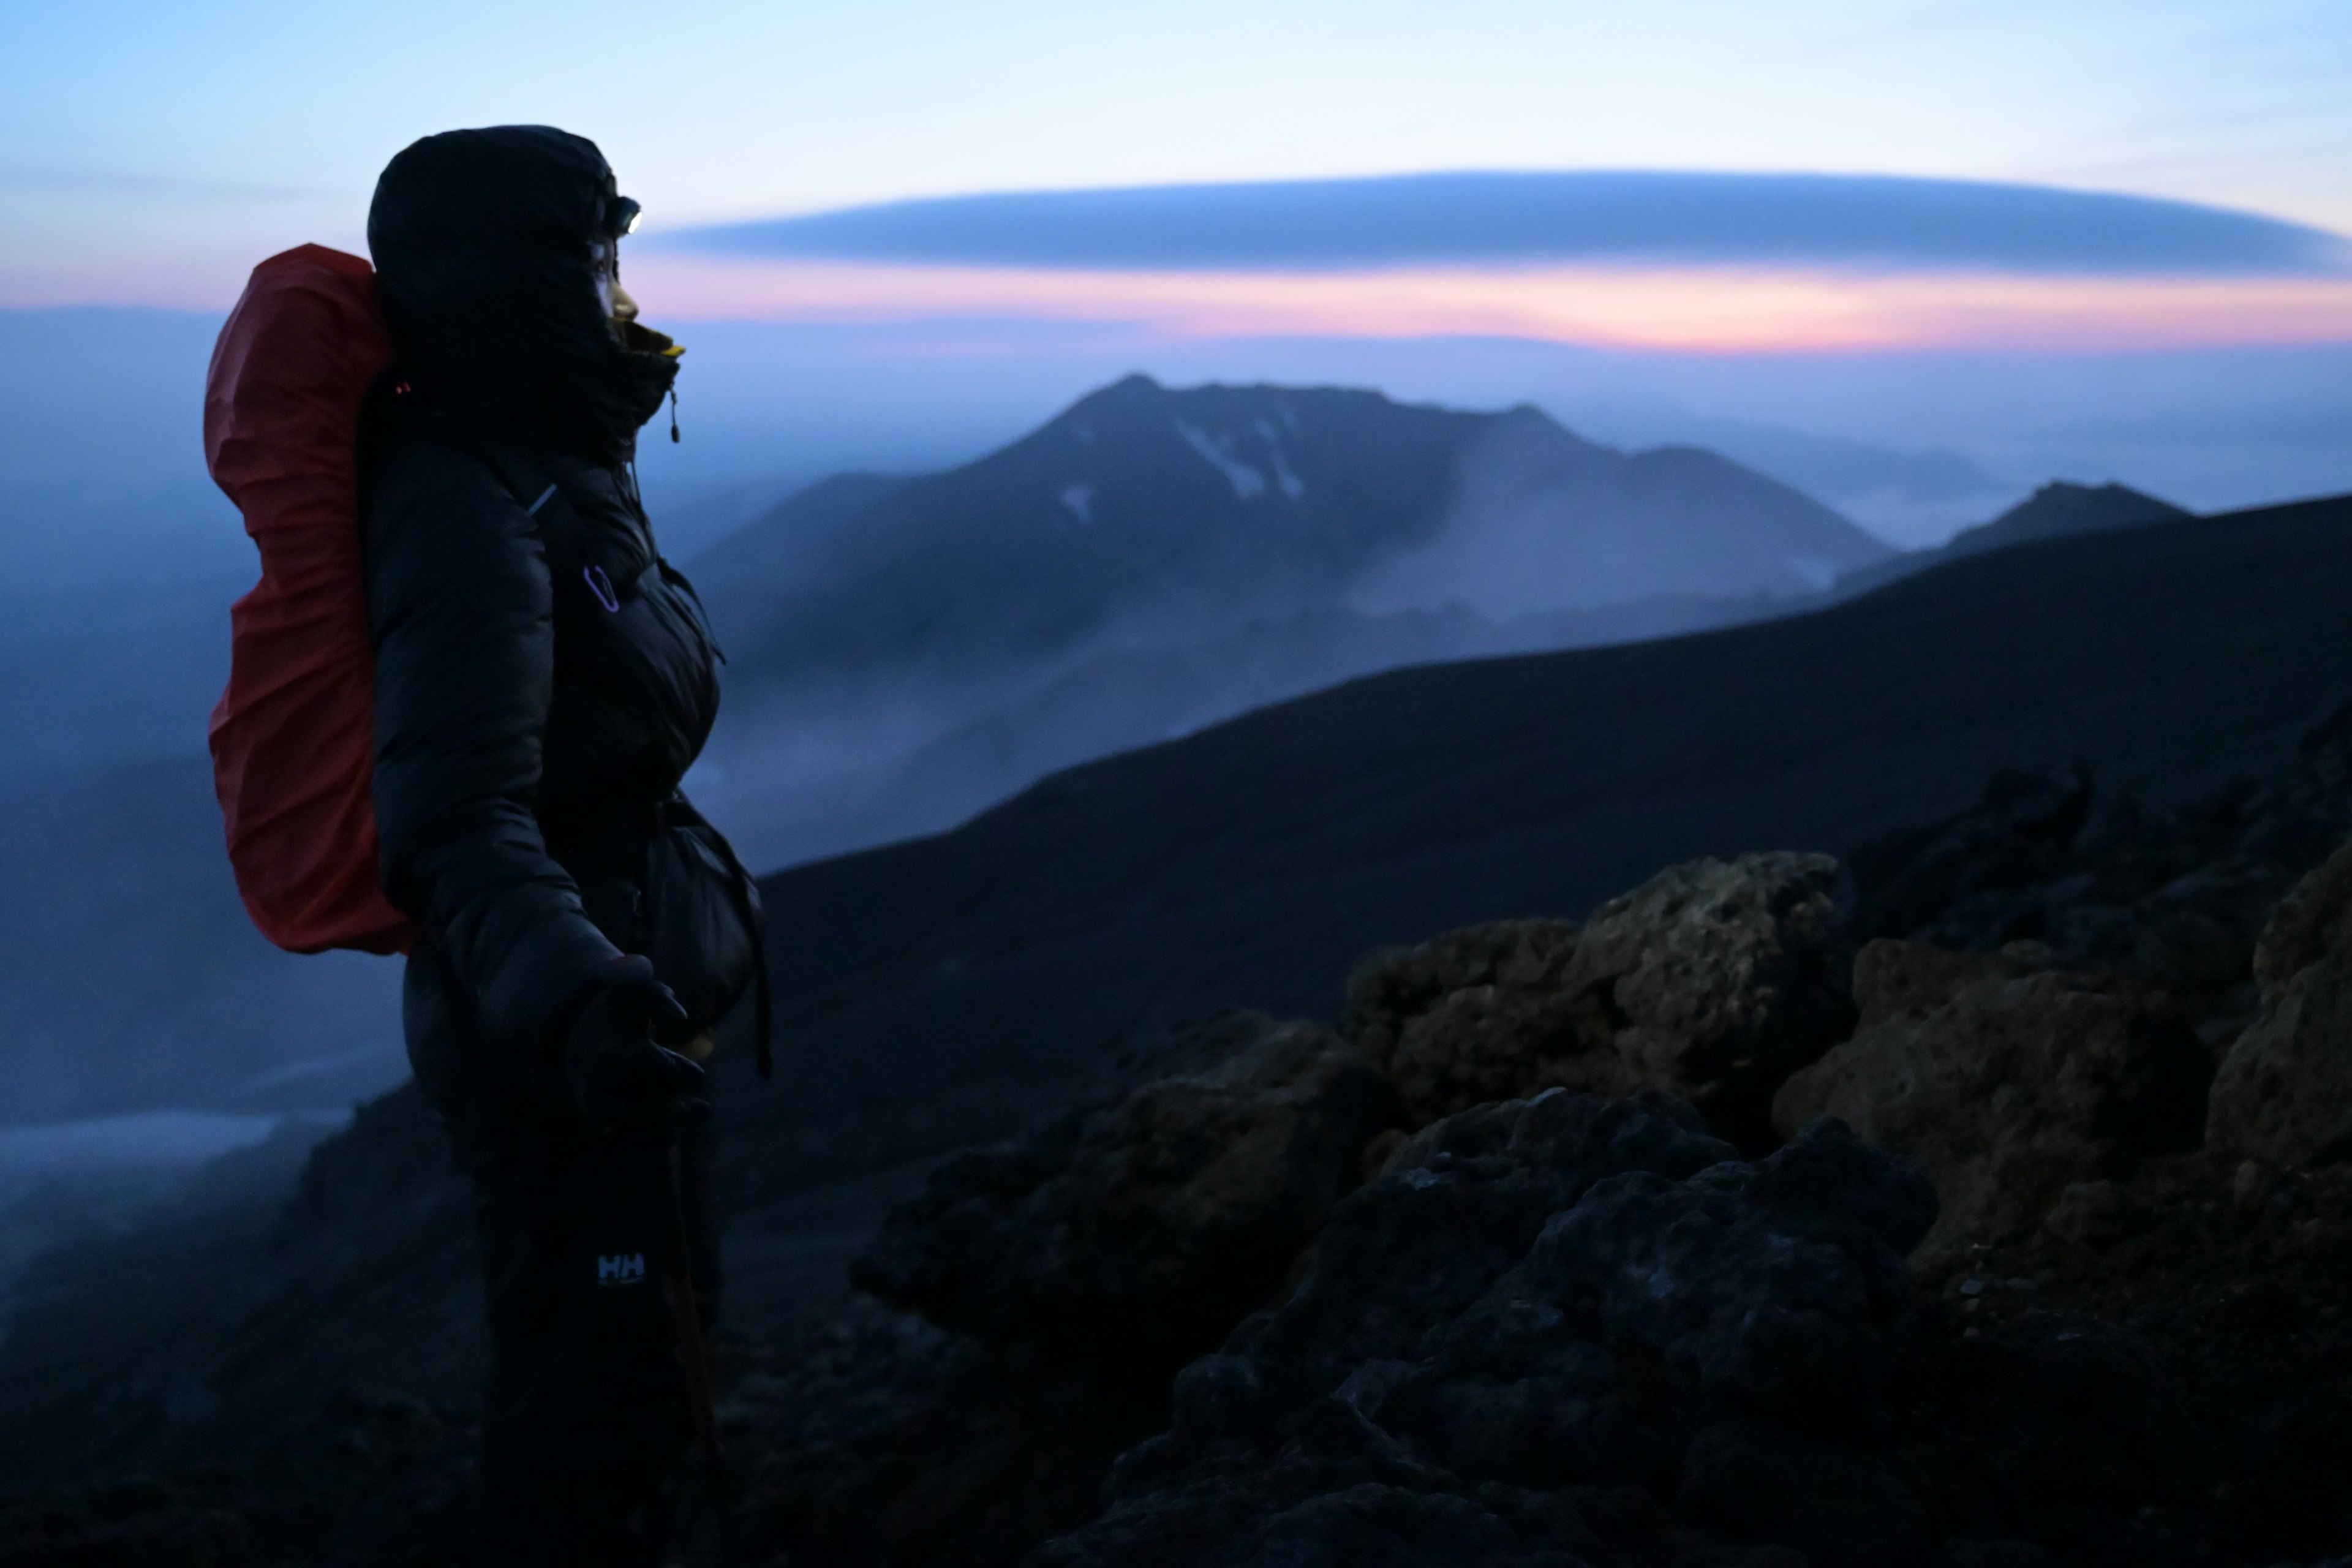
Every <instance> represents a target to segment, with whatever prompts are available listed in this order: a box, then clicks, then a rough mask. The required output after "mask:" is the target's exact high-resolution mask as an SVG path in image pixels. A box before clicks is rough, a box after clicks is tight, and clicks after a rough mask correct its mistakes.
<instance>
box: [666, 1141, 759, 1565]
mask: <svg viewBox="0 0 2352 1568" xmlns="http://www.w3.org/2000/svg"><path fill="white" fill-rule="evenodd" d="M653 1152H654V1155H655V1157H656V1161H657V1162H658V1165H659V1172H660V1180H659V1184H658V1187H659V1190H658V1192H657V1193H656V1197H657V1198H658V1200H659V1205H658V1206H659V1208H660V1210H661V1226H662V1230H663V1232H664V1233H665V1234H664V1235H663V1237H662V1251H663V1253H664V1255H665V1262H666V1263H667V1268H665V1269H664V1273H665V1275H666V1276H667V1278H666V1279H664V1280H663V1286H664V1291H665V1293H666V1294H667V1296H668V1298H669V1305H670V1316H671V1318H672V1320H673V1321H675V1322H676V1323H677V1354H678V1361H679V1363H681V1370H682V1371H683V1372H684V1373H686V1398H687V1404H688V1407H689V1408H690V1409H691V1411H692V1413H693V1417H694V1440H695V1447H697V1448H698V1449H699V1450H700V1451H701V1454H702V1468H703V1473H704V1478H705V1481H706V1485H707V1489H708V1490H709V1495H710V1516H711V1521H712V1523H713V1524H714V1525H715V1526H716V1527H717V1530H718V1533H719V1561H720V1563H724V1564H726V1565H727V1568H733V1565H734V1563H736V1562H737V1561H738V1559H737V1557H736V1553H735V1529H734V1521H733V1520H732V1519H730V1517H729V1513H728V1509H729V1505H730V1501H731V1498H730V1489H729V1486H728V1482H727V1458H726V1455H725V1454H724V1453H723V1452H722V1451H721V1450H720V1448H719V1401H718V1396H717V1394H716V1393H715V1391H714V1390H713V1387H712V1384H711V1376H710V1347H709V1344H708V1343H707V1342H705V1341H704V1339H703V1337H702V1305H701V1303H700V1301H698V1300H697V1299H696V1297H695V1290H694V1270H693V1268H692V1267H691V1266H690V1265H689V1263H688V1250H687V1234H688V1233H687V1228H686V1196H685V1192H684V1183H683V1181H682V1180H681V1179H680V1176H679V1172H678V1164H679V1162H680V1159H681V1157H682V1151H681V1149H680V1145H679V1141H678V1140H677V1138H675V1137H673V1138H670V1139H668V1140H666V1141H664V1142H658V1143H656V1144H655V1145H654V1146H653Z"/></svg>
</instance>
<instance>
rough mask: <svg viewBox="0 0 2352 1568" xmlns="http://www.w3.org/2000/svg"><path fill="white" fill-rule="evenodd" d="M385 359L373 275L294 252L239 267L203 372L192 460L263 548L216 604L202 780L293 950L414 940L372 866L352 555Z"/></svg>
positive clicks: (371, 717) (332, 255) (318, 252)
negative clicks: (222, 664) (201, 446)
mask: <svg viewBox="0 0 2352 1568" xmlns="http://www.w3.org/2000/svg"><path fill="white" fill-rule="evenodd" d="M391 359H392V337H391V333H390V331H388V330H387V329H386V327H385V325H384V320H383V310H382V308H381V307H380V306H379V305H378V304H377V302H376V294H375V274H374V271H373V269H372V268H370V267H369V266H368V264H367V263H366V262H364V261H362V260H361V259H360V258H358V257H356V256H346V255H344V254H343V253H342V252H341V251H339V250H329V249H327V248H326V247H323V246H317V245H305V246H299V247H296V248H295V249H292V250H289V251H286V252H284V253H283V254H281V255H278V256H273V257H271V258H269V259H268V260H267V261H265V262H263V263H262V264H261V265H260V266H258V267H257V268H254V269H253V277H252V279H251V280H250V281H249V282H247V284H246V287H245V294H244V296H243V298H241V299H239V300H237V302H236V310H232V311H230V312H229V317H228V321H227V322H226V325H224V326H223V327H222V328H221V334H220V341H219V342H217V343H215V345H214V347H213V362H212V369H211V371H210V373H209V374H207V375H206V377H205V466H206V467H207V468H210V469H211V470H212V476H213V480H214V482H215V484H217V485H219V486H220V488H221V489H223V490H225V491H226V492H227V494H228V498H229V499H230V500H233V501H235V502H236V505H237V510H239V511H242V512H243V513H244V514H245V531H247V533H249V534H251V535H252V536H253V542H254V543H255V544H256V545H257V546H259V548H260V551H261V581H260V582H259V583H258V584H256V585H255V587H254V589H253V592H251V593H249V594H247V595H246V596H245V597H244V598H242V599H239V600H238V601H237V602H236V606H235V607H234V608H233V609H232V610H230V612H229V622H230V626H231V628H232V633H233V643H232V650H231V658H230V664H229V678H228V689H227V690H226V691H225V692H223V693H222V694H221V700H220V703H219V706H217V707H215V709H214V710H213V718H212V752H213V784H214V788H215V791H216V792H217V793H218V794H219V795H220V804H221V816H222V817H223V818H224V819H225V820H226V824H227V827H228V858H229V864H230V865H231V866H233V867H234V868H236V886H237V891H238V892H239V893H241V894H242V895H244V898H245V908H246V912H247V913H248V914H250V915H251V916H252V917H253V923H254V924H255V925H257V926H259V927H260V928H261V933H262V934H263V935H264V936H266V937H268V939H269V940H270V941H272V942H276V943H277V944H278V946H280V947H283V948H288V949H290V950H291V951H293V952H323V951H324V950H326V949H328V948H331V947H348V948H357V949H359V950H361V951H362V952H407V951H408V947H409V940H410V936H411V928H410V926H409V922H408V921H407V919H406V918H405V917H404V916H403V915H402V914H401V912H400V911H399V910H395V909H394V908H393V907H392V905H391V903H390V902H389V901H387V900H385V898H384V896H383V886H382V884H381V882H380V881H379V879H378V877H377V872H376V829H375V807H374V804H373V800H372V798H371V795H370V791H371V788H372V786H373V782H374V775H375V740H374V728H375V652H374V648H373V645H372V643H371V641H370V638H369V635H368V610H367V588H366V584H365V581H364V577H363V574H362V566H361V559H360V519H359V451H358V437H359V417H360V403H361V401H362V398H363V397H364V396H365V395H366V394H367V389H368V385H369V384H370V383H371V382H373V380H374V379H375V378H376V376H378V375H379V374H382V373H383V368H384V366H385V365H386V364H388V363H391Z"/></svg>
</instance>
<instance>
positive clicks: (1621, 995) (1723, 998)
mask: <svg viewBox="0 0 2352 1568" xmlns="http://www.w3.org/2000/svg"><path fill="white" fill-rule="evenodd" d="M1836 876H1837V863H1836V862H1835V861H1833V860H1832V859H1830V858H1828V857H1826V856H1821V855H1795V854H1768V855H1747V856H1742V857H1741V858H1738V860H1735V861H1731V862H1729V863H1726V862H1724V861H1720V860H1711V859H1709V860H1694V861H1691V862H1689V863H1687V864H1685V865H1681V866H1676V867H1674V868H1671V869H1669V870H1666V871H1664V872H1662V873H1660V874H1659V875H1658V876H1656V877H1654V878H1652V879H1650V880H1649V881H1647V882H1645V883H1643V885H1642V886H1641V887H1639V888H1637V889H1634V890H1633V891H1632V892H1630V893H1628V894H1626V895H1625V896H1623V897H1622V898H1620V899H1616V900H1612V901H1611V902H1609V903H1607V904H1604V905H1602V906H1601V909H1600V910H1597V911H1596V912H1595V913H1594V915H1593V917H1592V919H1591V921H1590V922H1589V923H1588V924H1586V925H1585V926H1584V928H1583V929H1582V930H1581V931H1579V930H1578V929H1577V928H1576V927H1575V926H1573V925H1571V924H1570V923H1568V922H1566V921H1504V922H1498V923H1496V924H1490V925H1485V926H1476V927H1473V928H1471V929H1469V930H1467V931H1455V932H1451V933H1449V934H1447V935H1445V936H1443V937H1440V938H1438V939H1437V940H1435V941H1433V942H1428V943H1425V944H1423V946H1421V947H1417V948H1410V949H1401V950H1392V951H1390V952H1382V953H1380V954H1376V955H1374V956H1373V957H1372V958H1371V959H1370V960H1368V961H1367V962H1366V963H1364V964H1363V965H1362V966H1361V967H1360V968H1359V970H1358V971H1357V973H1356V974H1355V976H1354V977H1353V979H1352V980H1351V981H1350V983H1349V996H1348V1010H1347V1014H1346V1016H1345V1019H1344V1021H1343V1023H1342V1028H1343V1029H1344V1030H1345V1031H1346V1032H1347V1033H1348V1034H1349V1036H1350V1037H1353V1038H1354V1039H1355V1040H1356V1041H1357V1042H1358V1043H1359V1045H1360V1046H1361V1047H1362V1048H1363V1050H1364V1052H1365V1054H1366V1055H1367V1056H1368V1057H1369V1058H1371V1060H1372V1061H1374V1062H1375V1063H1376V1064H1378V1065H1379V1066H1381V1068H1383V1069H1385V1070H1386V1071H1387V1072H1388V1073H1389V1074H1390V1076H1391V1079H1393V1080H1394V1082H1395V1083H1396V1086H1397V1089H1398V1092H1399V1094H1400V1095H1401V1096H1402V1099H1403V1100H1404V1103H1405V1107H1406V1110H1407V1111H1408V1113H1409V1114H1410V1116H1411V1117H1412V1120H1413V1121H1415V1122H1417V1123H1418V1122H1424V1121H1432V1120H1434V1119H1436V1118H1437V1117H1441V1116H1445V1115H1450V1114H1452V1113H1454V1112H1455V1111H1458V1110H1465V1109H1467V1108H1468V1107H1470V1106H1473V1105H1477V1104H1481V1103H1485V1102H1488V1101H1493V1100H1502V1099H1507V1098H1511V1097H1515V1096H1516V1097H1525V1096H1528V1095H1531V1094H1535V1093H1538V1092H1540V1091H1541V1090H1543V1089H1549V1088H1568V1089H1579V1090H1582V1091H1587V1092H1592V1093H1602V1094H1629V1093H1632V1092H1633V1091H1634V1090H1635V1089H1643V1088H1648V1089H1662V1090H1664V1091H1666V1092H1669V1093H1673V1094H1678V1095H1681V1096H1684V1097H1685V1098H1686V1099H1688V1100H1691V1101H1692V1102H1693V1103H1694V1104H1696V1106H1697V1107H1698V1108H1699V1110H1700V1112H1701V1113H1702V1114H1703V1115H1704V1116H1705V1117H1706V1120H1707V1123H1708V1125H1709V1126H1710V1127H1712V1128H1713V1129H1714V1130H1715V1131H1717V1133H1719V1134H1720V1135H1722V1136H1724V1137H1726V1138H1728V1139H1730V1140H1731V1141H1732V1142H1734V1143H1736V1144H1738V1146H1739V1147H1740V1148H1742V1149H1743V1150H1747V1151H1751V1152H1760V1151H1762V1150H1764V1149H1768V1148H1769V1147H1770V1146H1771V1143H1772V1142H1773V1140H1772V1138H1771V1135H1770V1129H1769V1105H1770V1102H1771V1096H1772V1091H1773V1090H1774V1089H1777V1088H1778V1087H1779V1086H1780V1082H1781V1080H1782V1079H1786V1078H1787V1077H1788V1075H1789V1074H1790V1072H1792V1071H1794V1070H1795V1069H1796V1068H1800V1067H1801V1066H1803V1065H1804V1064H1805V1063H1807V1062H1810V1061H1811V1060H1812V1059H1814V1058H1816V1057H1818V1056H1819V1055H1820V1054H1821V1053H1822V1049H1823V1048H1824V1047H1827V1046H1828V1045H1829V1044H1830V1042H1831V1041H1832V1040H1835V1039H1837V1038H1839V1037H1842V1036H1843V1034H1844V1033H1845V1032H1846V1030H1847V1029H1848V1028H1849V1027H1850V1026H1851V1025H1852V1022H1853V1012H1852V1007H1851V1005H1850V1003H1849V1002H1848V999H1847V996H1846V989H1845V984H1844V979H1843V968H1842V965H1841V963H1840V962H1839V948H1838V943H1837V938H1836V932H1835V910H1834V907H1833V905H1832V900H1831V896H1830V895H1831V889H1832V885H1833V884H1834V882H1835V879H1836Z"/></svg>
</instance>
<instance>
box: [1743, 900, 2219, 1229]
mask: <svg viewBox="0 0 2352 1568" xmlns="http://www.w3.org/2000/svg"><path fill="white" fill-rule="evenodd" d="M2025 963H2026V961H2025V960H2023V959H2021V958H2020V957H2017V956H2004V955H2000V954H1985V955H1978V954H1963V953H1948V952H1937V950H1934V949H1931V948H1922V947H1921V946H1920V945H1919V944H1916V943H1909V942H1872V943H1870V944H1869V945H1868V946H1866V947H1864V949H1863V951H1862V952H1861V953H1859V954H1858V955H1857V956H1856V958H1855V963H1854V986H1855V993H1856V996H1857V1000H1858V1001H1859V1003H1860V1005H1861V1006H1862V1009H1863V1012H1864V1017H1865V1018H1866V1019H1867V1020H1868V1024H1867V1026H1865V1027H1864V1028H1863V1029H1861V1030H1860V1031H1859V1032H1857V1033H1856V1034H1855V1036H1854V1037H1853V1038H1852V1039H1851V1040H1848V1041H1846V1042H1845V1043H1844V1044H1843V1045H1840V1046H1837V1047H1832V1049H1831V1050H1830V1051H1829V1053H1828V1054H1827V1055H1825V1056H1824V1057H1822V1059H1821V1060H1820V1061H1819V1062H1816V1063H1815V1064H1814V1065H1812V1066H1811V1067H1810V1068H1805V1069H1804V1070H1803V1071H1801V1072H1800V1073H1798V1074H1796V1075H1795V1076H1794V1077H1792V1078H1791V1079H1789V1081H1788V1082H1787V1083H1786V1084H1785V1085H1784V1086H1782V1088H1781V1089H1780V1093H1779V1095H1778V1096H1776V1097H1775V1099H1774V1100H1773V1105H1772V1120H1773V1123H1774V1125H1775V1126H1776V1127H1778V1128H1779V1129H1780V1131H1782V1133H1783V1134H1784V1135H1793V1134H1794V1133H1795V1132H1796V1131H1797V1130H1798V1129H1800V1128H1801V1127H1803V1126H1804V1125H1805V1124H1806V1123H1808V1122H1810V1121H1812V1120H1813V1119H1814V1118H1816V1117H1820V1116H1835V1117H1838V1118H1840V1119H1841V1120H1843V1121H1845V1122H1846V1123H1847V1124H1848V1125H1850V1126H1851V1127H1853V1130H1854V1131H1855V1132H1856V1133H1858V1134H1859V1135H1860V1136H1861V1137H1862V1139H1863V1140H1864V1142H1868V1143H1870V1144H1873V1145H1874V1146H1875V1147H1877V1148H1880V1149H1884V1150H1885V1151H1887V1152H1890V1153H1895V1154H1900V1155H1902V1156H1904V1157H1905V1158H1906V1159H1910V1160H1914V1161H1916V1162H1917V1163H1920V1164H1921V1165H1923V1166H1925V1167H1926V1168H1927V1173H1928V1174H1929V1175H1930V1176H1931V1177H1932V1178H1933V1179H1934V1181H1935V1184H1936V1193H1937V1198H1938V1200H1939V1201H1940V1203H1941V1205H1942V1207H1941V1212H1940V1215H1939V1216H1938V1218H1937V1222H1936V1226H1935V1229H1934V1230H1932V1231H1931V1232H1929V1233H1928V1237H1927V1242H1926V1243H1925V1244H1924V1245H1925V1247H1927V1250H1928V1251H1929V1252H1931V1253H1935V1252H1941V1251H1944V1250H1947V1249H1949V1248H1952V1247H1958V1246H1960V1245H1962V1244H1964V1243H1966V1242H1969V1241H1982V1240H1990V1239H1992V1238H1993V1237H2000V1236H2003V1235H2007V1234H2011V1233H2013V1232H2015V1231H2017V1230H2019V1229H2021V1228H2022V1227H2025V1226H2031V1225H2033V1224H2035V1223H2037V1222H2039V1221H2040V1220H2042V1218H2043V1216H2044V1215H2047V1214H2049V1212H2050V1211H2051V1210H2052V1208H2053V1206H2055V1205H2057V1204H2058V1202H2059V1200H2060V1199H2061V1198H2062V1196H2063V1194H2065V1192H2066V1190H2067V1188H2068V1187H2069V1186H2070V1185H2071V1184H2076V1183H2084V1182H2094V1181H2098V1180H2101V1179H2103V1178H2111V1177H2113V1176H2116V1175H2117V1174H2121V1173H2128V1171H2129V1169H2130V1167H2131V1166H2132V1164H2133V1163H2135V1162H2136V1161H2137V1160H2138V1159H2139V1158H2141V1157H2142V1156H2145V1155H2150V1154H2158V1153H2166V1152H2176V1151H2179V1150H2185V1149H2189V1148H2193V1147H2194V1146H2195V1145H2196V1142H2197V1137H2198V1130H2199V1127H2200V1124H2201V1122H2202V1120H2203V1114H2204V1094H2205V1089H2206V1083H2207V1079H2209V1078H2210V1075H2211V1068H2210V1058H2208V1057H2207V1056H2206V1053H2205V1051H2204V1048H2203V1047H2201V1046H2200V1044H2199V1042H2198V1040H2197V1037H2196V1036H2195V1035H2194V1034H2193V1033H2192V1032H2191V1031H2190V1030H2189V1027H2188V1026H2187V1025H2186V1024H2185V1023H2184V1022H2182V1020H2181V1019H2180V1017H2179V1014H2178V1013H2177V1012H2175V1011H2174V1009H2173V1007H2172V1005H2171V1004H2170V1003H2169V1002H2168V1000H2167V999H2166V998H2165V997H2164V996H2163V995H2162V994H2160V993H2155V992H2149V991H2146V990H2143V989H2140V988H2138V987H2136V986H2134V985H2131V984H2128V983H2125V982H2118V981H2109V980H2104V979H2093V978H2091V977H2088V976H2084V975H2078V974H2066V973H2030V972H2025Z"/></svg>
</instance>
